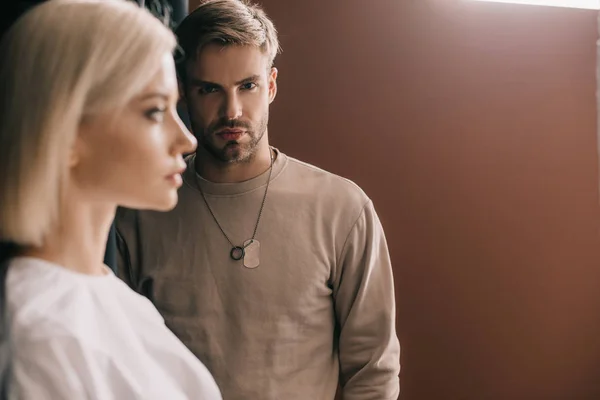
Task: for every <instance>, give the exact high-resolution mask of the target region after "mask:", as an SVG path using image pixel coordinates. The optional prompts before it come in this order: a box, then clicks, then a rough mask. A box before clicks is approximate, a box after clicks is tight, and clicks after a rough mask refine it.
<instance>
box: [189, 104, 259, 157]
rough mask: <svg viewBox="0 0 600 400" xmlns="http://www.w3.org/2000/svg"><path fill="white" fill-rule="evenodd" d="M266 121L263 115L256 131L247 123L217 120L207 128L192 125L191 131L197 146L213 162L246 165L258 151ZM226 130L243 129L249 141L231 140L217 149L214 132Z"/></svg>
mask: <svg viewBox="0 0 600 400" xmlns="http://www.w3.org/2000/svg"><path fill="white" fill-rule="evenodd" d="M267 120H268V116H267V115H265V116H264V117H263V119H261V120H260V122H259V123H258V124H257V127H256V129H253V128H252V125H251V124H250V123H248V122H244V121H240V120H226V119H219V120H218V121H217V122H215V123H213V124H211V125H210V126H209V127H208V128H198V129H196V126H195V125H196V124H194V123H192V131H193V132H194V133H195V134H196V137H197V138H198V142H199V143H198V144H199V145H200V146H202V147H203V148H204V149H205V150H206V152H207V153H208V154H210V155H211V156H212V157H213V158H214V159H215V160H218V161H220V162H221V163H223V164H238V163H247V162H250V161H251V160H252V159H253V158H254V156H255V155H256V152H257V151H258V145H259V143H260V141H261V140H262V138H263V136H264V134H265V132H266V131H267ZM227 128H229V129H243V130H244V131H245V132H246V135H248V137H249V138H250V140H249V141H248V142H245V143H238V141H237V140H232V141H229V142H227V143H226V144H225V145H224V146H223V147H218V146H217V145H216V144H215V141H216V140H215V139H216V135H215V132H218V131H219V130H222V129H227Z"/></svg>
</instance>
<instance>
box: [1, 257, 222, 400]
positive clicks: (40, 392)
mask: <svg viewBox="0 0 600 400" xmlns="http://www.w3.org/2000/svg"><path fill="white" fill-rule="evenodd" d="M7 283H8V286H7V288H8V293H7V294H8V306H9V313H10V314H9V315H10V320H11V329H12V340H13V348H14V360H13V374H14V375H13V385H12V392H11V399H19V400H22V399H34V400H46V399H94V400H112V399H114V400H136V399H143V400H152V399H157V400H158V399H160V400H164V399H169V400H180V399H198V400H219V399H221V395H220V393H219V389H218V388H217V385H216V383H215V381H214V380H213V378H212V376H211V375H210V373H209V372H208V370H207V369H206V368H205V367H204V366H203V365H202V364H201V363H200V361H198V359H197V358H196V357H195V356H194V355H193V354H192V353H191V352H190V351H189V350H188V349H187V348H186V347H185V346H184V345H183V344H182V343H181V342H180V341H179V340H178V339H177V338H176V337H175V335H174V334H173V333H172V332H171V331H170V330H169V329H168V328H167V327H166V325H165V324H164V320H163V318H162V317H161V316H160V314H159V313H158V311H157V310H156V308H155V307H154V306H153V305H152V303H151V302H150V301H149V300H148V299H146V298H145V297H142V296H140V295H138V294H136V293H135V292H134V291H132V290H131V289H130V288H129V287H128V286H127V285H126V284H125V283H123V282H122V281H121V280H119V279H118V278H117V277H115V276H114V274H113V273H112V272H109V273H108V274H107V275H104V276H91V275H85V274H80V273H77V272H74V271H70V270H68V269H66V268H63V267H60V266H58V265H55V264H52V263H49V262H46V261H42V260H40V259H36V258H28V257H19V258H15V259H13V260H12V261H11V264H10V269H9V272H8V277H7Z"/></svg>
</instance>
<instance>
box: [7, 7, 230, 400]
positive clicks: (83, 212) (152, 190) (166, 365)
mask: <svg viewBox="0 0 600 400" xmlns="http://www.w3.org/2000/svg"><path fill="white" fill-rule="evenodd" d="M174 48H175V38H174V36H173V35H172V33H171V32H170V30H169V29H167V28H166V27H165V26H163V25H162V24H161V23H160V22H159V21H158V20H157V19H155V18H154V17H152V16H151V15H150V14H149V13H148V12H146V11H144V10H142V9H140V8H138V7H137V6H136V5H135V4H133V3H129V2H126V1H119V0H97V1H94V0H50V1H48V2H47V3H45V4H42V5H40V6H37V7H36V8H34V9H33V10H31V11H29V12H28V13H26V14H25V15H24V16H23V17H22V18H21V19H20V20H18V21H17V22H16V24H15V25H14V26H13V27H12V28H11V30H10V31H9V32H8V33H7V35H6V37H5V38H4V39H3V41H2V43H1V45H0V59H1V60H2V63H1V65H0V240H1V241H2V243H3V249H4V254H3V259H4V262H3V269H2V271H3V272H6V271H7V272H6V276H5V280H6V286H5V288H6V299H5V300H6V303H5V305H6V307H5V308H6V311H7V313H6V321H5V322H6V323H5V324H4V325H3V326H2V329H3V331H2V332H1V333H2V335H3V336H2V339H3V340H4V342H3V343H2V346H0V356H1V357H0V362H5V361H7V360H8V361H7V362H5V363H4V364H3V366H4V367H11V368H9V369H12V372H11V373H9V374H5V375H4V378H6V377H8V379H6V381H5V382H4V383H8V384H9V385H8V387H9V389H8V390H7V389H6V387H7V385H3V389H4V391H5V393H6V392H8V393H10V398H15V399H16V398H18V399H35V400H44V399H69V400H71V399H102V400H104V399H119V400H133V399H144V400H148V399H161V400H164V399H169V400H174V399H211V400H213V399H220V398H221V396H220V394H219V390H218V389H217V387H216V384H215V382H214V380H213V379H212V377H211V375H210V374H209V372H208V371H207V370H206V368H205V367H204V366H203V365H202V364H201V363H200V362H199V361H198V360H197V359H196V358H195V357H194V356H193V355H192V353H191V352H190V351H188V350H187V348H186V347H185V346H184V345H183V344H182V343H181V342H180V341H179V340H178V339H176V338H175V336H174V335H173V334H172V333H171V332H170V331H169V330H168V329H167V328H166V326H165V324H164V322H163V319H162V318H161V316H160V315H159V313H158V312H157V310H156V309H155V308H154V306H153V305H152V304H151V303H150V302H149V301H148V300H147V299H145V298H143V297H141V296H139V295H137V294H136V293H134V292H133V291H132V290H130V289H129V288H128V287H127V286H126V285H125V284H124V283H122V282H121V281H120V280H119V279H117V278H116V277H115V276H114V275H113V273H112V272H111V271H110V270H109V269H108V268H107V267H106V266H105V265H104V264H103V254H104V246H105V239H106V236H107V234H108V230H109V227H110V224H111V221H112V219H113V217H114V214H115V210H116V208H117V206H118V205H123V206H127V207H133V208H140V209H149V210H157V211H165V210H170V209H172V208H173V207H174V206H175V204H176V203H177V189H178V187H179V186H180V185H181V176H180V174H181V173H182V171H183V169H184V168H185V163H184V162H183V159H182V153H187V152H190V151H193V150H194V148H195V146H196V141H195V139H194V138H193V137H192V136H191V135H190V134H189V132H188V131H187V130H186V129H185V127H184V126H183V125H182V123H181V121H180V120H179V118H178V116H177V113H176V108H175V107H176V102H177V96H178V94H177V81H176V75H175V67H174V63H173V57H172V52H173V50H174ZM6 251H10V254H6ZM8 334H10V335H8ZM8 339H10V341H8ZM9 349H10V350H12V355H11V356H10V357H8V356H9V355H10V354H9V351H8V350H9ZM4 372H9V371H7V369H6V368H5V370H4Z"/></svg>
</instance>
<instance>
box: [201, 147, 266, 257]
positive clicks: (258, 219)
mask: <svg viewBox="0 0 600 400" xmlns="http://www.w3.org/2000/svg"><path fill="white" fill-rule="evenodd" d="M269 153H270V155H271V165H270V166H269V178H268V180H267V187H266V188H265V194H264V195H263V199H262V203H261V204H260V209H259V210H258V218H257V219H256V225H254V232H253V233H252V239H251V241H253V240H254V239H255V238H256V232H257V231H258V225H259V224H260V218H261V217H262V212H263V208H264V207H265V202H266V200H267V193H268V192H269V184H270V183H271V173H272V172H273V152H272V150H271V149H270V148H269ZM194 161H195V160H194ZM198 188H199V189H200V194H201V195H202V199H203V200H204V204H206V208H208V212H209V213H210V215H211V216H212V217H213V219H214V220H215V223H216V224H217V226H218V227H219V230H220V231H221V233H222V234H223V236H225V239H227V241H228V242H229V244H230V245H231V247H233V248H235V247H240V248H243V247H241V246H236V245H235V244H233V242H232V241H231V239H229V236H227V233H225V230H224V229H223V227H222V226H221V224H220V223H219V220H218V219H217V217H216V216H215V213H214V212H213V210H212V208H210V205H209V204H208V200H206V196H205V195H204V191H203V190H202V185H200V184H198Z"/></svg>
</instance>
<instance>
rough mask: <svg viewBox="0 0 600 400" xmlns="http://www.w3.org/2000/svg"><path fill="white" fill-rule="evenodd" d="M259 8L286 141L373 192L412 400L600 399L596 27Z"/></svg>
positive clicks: (401, 10)
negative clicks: (268, 20) (275, 48)
mask: <svg viewBox="0 0 600 400" xmlns="http://www.w3.org/2000/svg"><path fill="white" fill-rule="evenodd" d="M192 3H194V2H193V1H192ZM262 3H263V4H264V6H265V8H266V10H267V12H268V13H269V14H270V15H271V17H273V19H274V20H275V23H276V25H277V26H278V28H279V31H280V36H281V41H282V45H283V48H284V52H283V54H282V55H281V56H280V57H279V59H278V61H277V66H278V67H279V69H280V79H279V95H278V99H277V101H276V102H275V103H274V105H273V107H272V116H271V124H270V135H271V140H272V142H273V143H274V145H276V146H278V147H279V148H281V149H282V150H284V151H285V152H286V153H288V154H290V155H292V156H295V157H298V158H300V159H303V160H305V161H308V162H311V163H314V164H316V165H318V166H321V167H323V168H326V169H328V170H330V171H333V172H335V173H338V174H340V175H343V176H346V177H349V178H351V179H353V180H354V181H356V182H357V183H358V184H360V185H361V186H362V187H363V188H364V189H365V190H366V192H367V193H368V194H369V195H370V196H371V197H372V198H373V200H374V202H375V205H376V207H377V209H378V211H379V213H380V217H381V219H382V221H383V224H384V227H385V229H386V232H387V236H388V241H389V244H390V248H391V253H392V259H393V262H394V268H395V275H396V289H397V299H398V329H399V335H400V338H401V342H402V345H403V353H402V364H403V370H402V377H401V378H402V392H403V395H402V398H403V399H407V400H446V399H448V400H454V399H473V400H496V399H498V400H500V399H502V400H517V399H523V400H533V399H561V400H575V399H600V254H599V250H600V246H599V243H598V228H599V226H598V220H599V218H598V217H599V209H598V190H599V189H598V182H597V181H598V174H597V169H598V168H597V152H596V133H595V129H596V122H595V121H596V119H595V97H594V96H595V41H596V13H595V12H592V11H583V10H565V9H552V8H540V7H530V6H515V5H502V4H489V3H471V2H466V1H465V2H462V1H460V2H459V1H458V0H439V1H434V0H370V1H365V0H327V1H325V0H303V1H297V0H264V1H262Z"/></svg>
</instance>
